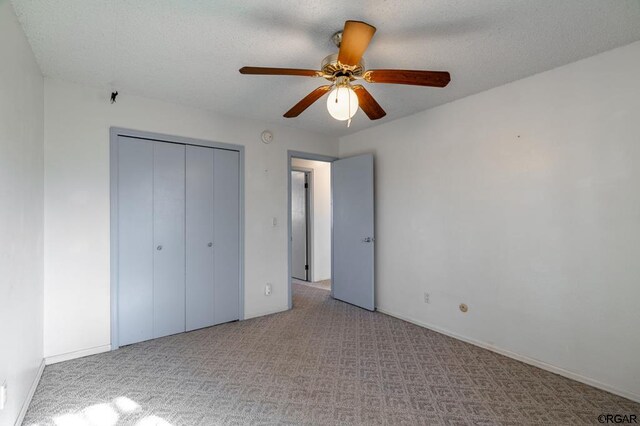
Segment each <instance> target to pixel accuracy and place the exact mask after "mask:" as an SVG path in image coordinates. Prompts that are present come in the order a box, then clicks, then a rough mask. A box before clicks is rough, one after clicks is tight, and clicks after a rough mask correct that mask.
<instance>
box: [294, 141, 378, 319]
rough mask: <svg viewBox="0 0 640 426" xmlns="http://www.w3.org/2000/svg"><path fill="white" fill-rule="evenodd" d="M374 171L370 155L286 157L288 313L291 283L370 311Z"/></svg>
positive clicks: (298, 154) (372, 305)
mask: <svg viewBox="0 0 640 426" xmlns="http://www.w3.org/2000/svg"><path fill="white" fill-rule="evenodd" d="M296 171H297V172H302V173H294V172H296ZM373 172H374V170H373V154H371V153H365V154H360V155H356V156H354V157H347V158H343V159H337V158H333V157H327V156H323V155H317V154H308V153H302V152H298V151H289V152H288V153H287V174H288V176H287V179H288V222H287V225H288V237H289V238H288V243H289V244H288V245H289V247H288V250H289V253H288V289H287V291H288V305H289V309H291V308H292V307H293V285H292V284H293V283H295V284H296V287H295V288H296V291H301V293H300V294H304V293H305V292H304V291H303V290H304V289H303V286H313V287H320V288H324V289H325V290H329V291H330V294H331V297H333V298H335V299H337V300H341V301H343V302H346V303H350V304H352V305H355V306H359V307H361V308H363V309H367V310H370V311H372V310H375V282H374V279H375V276H374V254H375V253H374V242H375V236H374V188H373V180H374V179H373V177H374V173H373ZM305 183H306V185H305ZM305 186H306V187H305ZM305 190H306V191H305ZM295 218H297V220H295ZM294 220H295V222H296V223H295V224H294ZM294 227H295V229H294ZM294 237H295V238H296V239H295V241H294ZM294 250H295V252H294ZM305 259H306V260H305ZM294 263H295V265H294ZM300 278H303V279H300Z"/></svg>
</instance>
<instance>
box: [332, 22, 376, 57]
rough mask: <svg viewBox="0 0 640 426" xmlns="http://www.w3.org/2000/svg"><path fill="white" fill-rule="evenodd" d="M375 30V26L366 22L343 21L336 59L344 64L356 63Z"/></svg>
mask: <svg viewBox="0 0 640 426" xmlns="http://www.w3.org/2000/svg"><path fill="white" fill-rule="evenodd" d="M375 32H376V27H373V26H371V25H369V24H367V23H364V22H360V21H347V22H345V23H344V30H342V42H341V43H340V52H339V53H338V61H339V62H340V63H341V64H344V65H349V66H354V65H358V63H359V62H360V59H362V55H363V54H364V51H365V50H367V46H369V42H370V41H371V38H372V37H373V34H374V33H375Z"/></svg>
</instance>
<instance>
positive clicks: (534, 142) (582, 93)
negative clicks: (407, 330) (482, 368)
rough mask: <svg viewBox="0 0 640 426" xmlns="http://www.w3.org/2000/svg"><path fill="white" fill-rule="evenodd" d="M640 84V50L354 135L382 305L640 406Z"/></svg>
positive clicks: (348, 144) (347, 147)
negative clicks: (363, 170) (369, 177)
mask: <svg viewBox="0 0 640 426" xmlns="http://www.w3.org/2000/svg"><path fill="white" fill-rule="evenodd" d="M638 76H640V42H637V43H634V44H631V45H628V46H626V47H622V48H619V49H616V50H612V51H609V52H605V53H603V54H600V55H597V56H594V57H592V58H588V59H585V60H582V61H579V62H576V63H573V64H570V65H567V66H563V67H561V68H557V69H554V70H551V71H548V72H545V73H542V74H538V75H535V76H532V77H529V78H526V79H524V80H520V81H517V82H514V83H511V84H507V85H504V86H501V87H498V88H495V89H492V90H489V91H486V92H483V93H480V94H477V95H474V96H471V97H468V98H465V99H462V100H459V101H456V102H452V103H450V104H447V105H444V106H441V107H438V108H434V109H431V110H428V111H425V112H422V113H419V114H416V115H414V116H411V117H407V118H404V119H400V120H397V121H393V122H390V123H387V124H384V125H381V126H378V127H376V128H374V129H370V130H364V131H362V132H359V133H357V134H354V135H351V136H348V137H344V138H342V139H341V140H340V155H341V156H347V155H352V154H356V153H361V152H374V153H375V161H376V197H377V199H376V216H377V217H376V227H377V229H376V241H377V242H376V261H377V265H376V279H377V282H376V290H377V306H378V307H379V308H380V309H381V310H383V311H386V312H389V313H391V314H393V315H396V316H399V317H403V318H406V319H409V320H412V321H415V322H418V323H421V324H424V325H427V326H429V327H432V328H436V329H440V330H444V331H446V332H448V333H450V334H454V335H457V336H460V337H462V338H465V339H468V340H472V341H475V342H478V343H480V344H483V345H487V346H489V347H494V348H498V349H500V350H503V351H510V352H511V353H512V355H515V356H522V357H526V358H527V359H528V360H529V361H530V362H540V363H546V364H550V365H551V366H554V367H556V368H560V369H563V370H565V372H564V373H565V374H575V375H579V376H582V379H583V380H587V381H590V382H591V383H598V382H599V383H600V385H601V386H603V387H608V388H610V389H613V390H616V391H617V392H619V393H622V394H625V395H627V396H630V397H632V398H634V399H636V400H640V334H639V331H638V330H639V329H640V309H638V303H639V301H640V119H639V117H640V115H639V114H640V78H638ZM454 78H455V75H454ZM423 90H424V94H425V96H429V92H430V90H435V89H423ZM444 90H446V89H444ZM424 292H429V293H430V303H429V304H425V303H424V299H423V293H424ZM460 303H466V304H468V305H469V312H468V313H467V314H463V313H461V312H460V310H459V309H458V305H459V304H460Z"/></svg>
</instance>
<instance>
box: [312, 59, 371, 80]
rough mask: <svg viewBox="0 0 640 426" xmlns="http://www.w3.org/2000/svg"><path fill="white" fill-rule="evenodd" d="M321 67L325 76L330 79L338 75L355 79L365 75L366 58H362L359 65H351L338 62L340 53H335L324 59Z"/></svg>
mask: <svg viewBox="0 0 640 426" xmlns="http://www.w3.org/2000/svg"><path fill="white" fill-rule="evenodd" d="M320 69H321V70H322V73H323V75H324V78H326V79H327V80H329V81H333V80H335V79H336V77H349V80H351V81H353V80H356V79H361V78H362V76H363V75H364V71H365V67H364V58H362V59H361V60H360V62H358V64H357V65H354V66H349V65H344V64H341V63H340V62H338V54H337V53H334V54H332V55H329V56H327V57H326V58H324V59H323V60H322V65H321V67H320Z"/></svg>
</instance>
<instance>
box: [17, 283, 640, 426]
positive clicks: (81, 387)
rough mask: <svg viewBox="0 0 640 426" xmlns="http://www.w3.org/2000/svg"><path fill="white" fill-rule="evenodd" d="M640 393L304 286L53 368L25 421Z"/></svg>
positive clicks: (562, 416)
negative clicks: (190, 328) (243, 313)
mask: <svg viewBox="0 0 640 426" xmlns="http://www.w3.org/2000/svg"><path fill="white" fill-rule="evenodd" d="M603 413H611V414H616V413H617V414H630V413H635V414H640V404H637V403H634V402H632V401H629V400H627V399H624V398H620V397H617V396H615V395H612V394H610V393H607V392H603V391H600V390H598V389H595V388H592V387H589V386H587V385H584V384H581V383H578V382H575V381H572V380H569V379H566V378H563V377H560V376H558V375H555V374H552V373H549V372H547V371H544V370H541V369H538V368H535V367H532V366H529V365H527V364H523V363H521V362H518V361H514V360H512V359H510V358H506V357H504V356H501V355H498V354H495V353H493V352H490V351H487V350H484V349H480V348H478V347H475V346H473V345H470V344H467V343H464V342H461V341H458V340H455V339H452V338H449V337H447V336H444V335H442V334H438V333H435V332H433V331H430V330H427V329H424V328H421V327H418V326H416V325H413V324H410V323H407V322H404V321H401V320H398V319H395V318H392V317H390V316H387V315H383V314H380V313H373V312H368V311H365V310H362V309H359V308H356V307H354V306H351V305H348V304H346V303H342V302H339V301H336V300H333V299H331V298H330V296H329V293H328V292H326V291H323V290H320V289H316V288H312V287H309V286H303V285H298V284H294V309H293V310H290V311H287V312H283V313H279V314H274V315H270V316H267V317H262V318H256V319H251V320H247V321H242V322H235V323H229V324H223V325H219V326H216V327H211V328H206V329H202V330H198V331H194V332H190V333H183V334H178V335H175V336H170V337H165V338H162V339H156V340H152V341H148V342H143V343H139V344H135V345H131V346H128V347H124V348H121V349H119V350H117V351H113V352H109V353H104V354H100V355H94V356H90V357H86V358H81V359H77V360H72V361H68V362H64V363H60V364H55V365H51V366H47V367H46V369H45V371H44V374H43V377H42V380H41V382H40V385H39V386H38V388H37V390H36V393H35V396H34V398H33V401H32V404H31V407H30V408H29V411H28V412H27V415H26V419H25V422H24V424H25V425H36V424H37V425H40V426H44V425H58V426H66V425H81V426H82V425H94V424H97V425H113V424H119V425H139V426H152V425H161V426H167V425H173V426H177V425H218V424H221V425H245V424H252V425H273V424H290V425H298V424H318V425H343V424H363V425H377V424H380V425H382V424H386V425H402V424H406V425H440V424H443V425H444V424H447V425H451V424H456V425H465V424H475V425H492V424H504V425H515V424H540V425H552V424H562V425H572V424H598V421H597V418H598V415H600V414H603Z"/></svg>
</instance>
